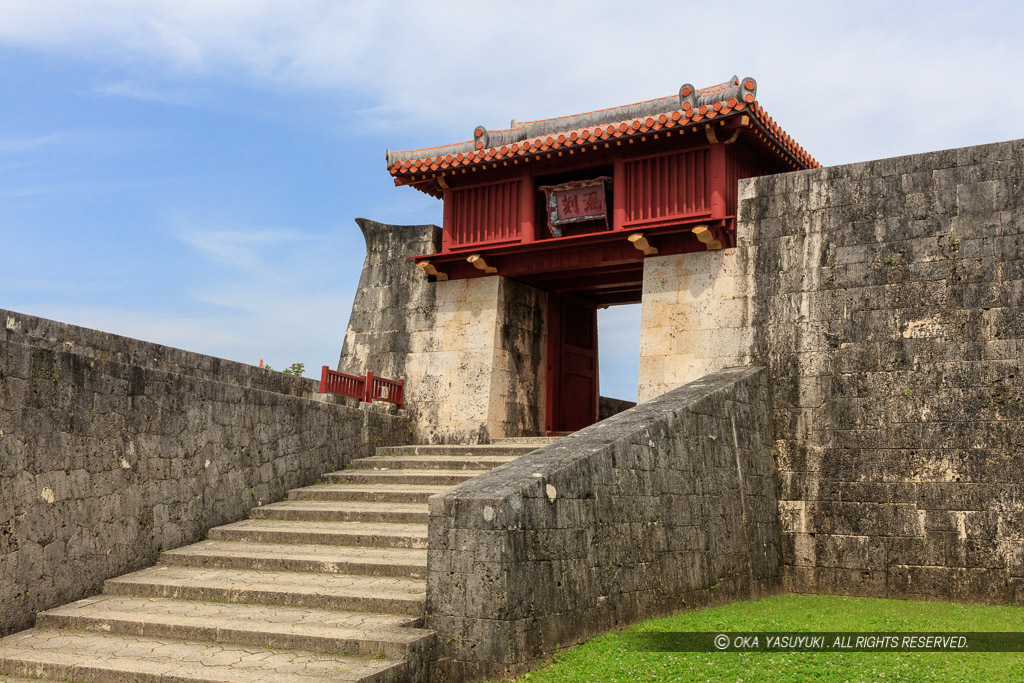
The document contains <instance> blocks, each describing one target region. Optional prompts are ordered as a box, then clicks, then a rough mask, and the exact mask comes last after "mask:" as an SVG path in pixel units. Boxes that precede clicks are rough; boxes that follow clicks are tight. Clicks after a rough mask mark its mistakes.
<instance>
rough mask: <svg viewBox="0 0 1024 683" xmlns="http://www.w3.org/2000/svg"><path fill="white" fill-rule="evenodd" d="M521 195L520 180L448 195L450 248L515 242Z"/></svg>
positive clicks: (517, 232)
mask: <svg viewBox="0 0 1024 683" xmlns="http://www.w3.org/2000/svg"><path fill="white" fill-rule="evenodd" d="M521 195H522V192H521V182H520V181H519V180H513V181H509V182H506V183H495V184H493V185H484V186H482V187H471V188H466V189H462V190H453V191H451V197H452V199H451V203H452V211H451V213H452V230H451V240H452V244H453V245H455V246H464V245H470V244H485V243H490V242H503V241H508V240H512V239H517V238H518V237H519V236H520V234H521V230H522V226H521V222H522V211H521V208H520V206H519V203H520V201H521Z"/></svg>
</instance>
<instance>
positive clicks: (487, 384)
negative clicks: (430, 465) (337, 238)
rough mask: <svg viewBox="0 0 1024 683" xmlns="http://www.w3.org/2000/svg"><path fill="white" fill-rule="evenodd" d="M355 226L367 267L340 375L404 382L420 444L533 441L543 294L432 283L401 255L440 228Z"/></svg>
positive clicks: (480, 283)
mask: <svg viewBox="0 0 1024 683" xmlns="http://www.w3.org/2000/svg"><path fill="white" fill-rule="evenodd" d="M356 222H357V223H358V224H359V227H360V228H361V229H362V231H363V236H364V237H365V238H366V261H365V263H364V265H363V272H362V275H361V277H360V279H359V289H358V291H357V292H356V296H355V301H354V302H353V305H352V315H351V317H350V319H349V325H348V330H347V331H346V333H345V343H344V346H343V348H342V351H341V358H340V360H339V363H338V369H339V370H340V371H342V372H349V373H352V374H362V373H364V372H366V371H367V370H370V371H372V372H374V373H375V374H379V375H382V376H384V377H389V378H397V377H402V378H404V379H405V401H406V407H407V409H408V410H409V411H410V413H411V414H412V417H413V423H414V431H415V434H414V435H413V438H414V440H415V441H417V442H419V443H478V442H487V441H488V440H490V439H492V438H498V437H503V436H535V435H538V434H540V433H541V430H542V429H543V424H544V407H545V406H544V396H545V391H544V387H545V381H546V373H547V366H546V356H547V336H546V320H545V318H546V313H547V294H546V293H544V292H541V291H539V290H536V289H534V288H532V287H529V286H527V285H524V284H521V283H519V282H515V281H513V280H509V279H507V278H504V277H500V276H496V275H492V276H490V277H479V278H469V279H465V280H455V281H443V282H430V281H428V279H427V277H426V275H425V274H423V273H422V272H421V271H420V270H418V269H417V268H416V267H415V264H414V263H413V262H411V261H409V260H407V257H408V256H416V255H420V254H429V253H434V252H436V251H438V250H439V249H440V235H441V229H440V228H438V227H437V226H433V225H422V226H397V225H385V224H382V223H377V222H375V221H370V220H366V219H362V218H360V219H357V220H356Z"/></svg>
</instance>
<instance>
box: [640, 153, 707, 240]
mask: <svg viewBox="0 0 1024 683" xmlns="http://www.w3.org/2000/svg"><path fill="white" fill-rule="evenodd" d="M706 164H707V150H704V149H698V150H687V151H684V152H677V153H674V154H666V155H662V156H657V157H650V158H647V159H635V160H632V161H628V162H626V163H625V169H624V173H623V175H624V176H625V177H624V181H625V187H626V197H625V203H626V211H625V218H626V220H627V222H634V223H635V222H644V221H652V220H670V219H672V218H676V217H679V218H685V217H687V216H693V215H700V214H704V213H707V210H708V209H707V207H708V204H707V192H708V191H709V189H708V186H707V182H708V180H707V178H708V176H707V173H706V168H705V166H706Z"/></svg>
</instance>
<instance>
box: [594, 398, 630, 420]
mask: <svg viewBox="0 0 1024 683" xmlns="http://www.w3.org/2000/svg"><path fill="white" fill-rule="evenodd" d="M634 406H636V401H626V400H624V399H621V398H610V397H608V396H598V397H597V419H598V420H604V419H607V418H609V417H611V416H612V415H618V414H619V413H622V412H625V411H627V410H629V409H630V408H633V407H634Z"/></svg>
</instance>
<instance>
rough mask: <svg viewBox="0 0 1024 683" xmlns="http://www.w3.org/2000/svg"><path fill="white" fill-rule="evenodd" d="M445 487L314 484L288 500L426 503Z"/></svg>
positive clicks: (292, 492)
mask: <svg viewBox="0 0 1024 683" xmlns="http://www.w3.org/2000/svg"><path fill="white" fill-rule="evenodd" d="M449 488H451V487H450V486H446V485H443V484H442V485H416V484H411V485H406V484H390V483H384V484H362V485H360V484H353V483H351V482H349V483H344V484H315V485H313V486H306V487H304V488H301V489H292V490H291V491H289V492H288V498H289V500H348V501H368V502H379V503H426V502H427V499H428V498H430V496H432V495H434V494H436V493H443V492H445V491H447V490H448V489H449Z"/></svg>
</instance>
